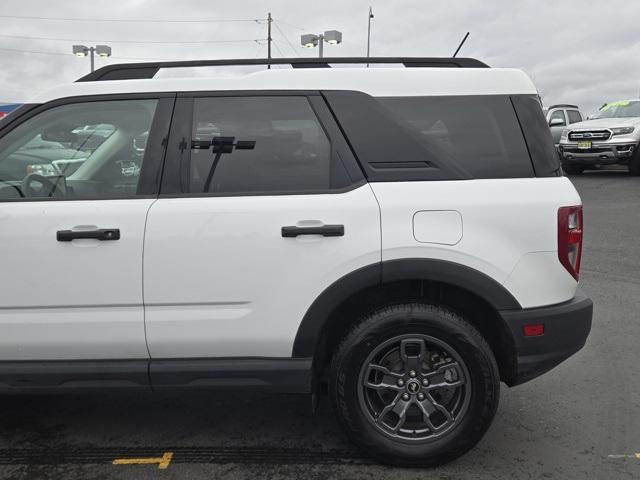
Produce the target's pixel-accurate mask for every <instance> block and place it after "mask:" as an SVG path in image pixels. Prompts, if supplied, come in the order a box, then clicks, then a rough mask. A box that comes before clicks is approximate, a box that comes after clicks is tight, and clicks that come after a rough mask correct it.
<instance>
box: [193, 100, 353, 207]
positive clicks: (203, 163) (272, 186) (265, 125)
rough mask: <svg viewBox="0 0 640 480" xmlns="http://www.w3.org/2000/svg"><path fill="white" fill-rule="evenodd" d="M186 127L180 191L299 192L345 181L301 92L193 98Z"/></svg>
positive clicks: (342, 183) (345, 178)
mask: <svg viewBox="0 0 640 480" xmlns="http://www.w3.org/2000/svg"><path fill="white" fill-rule="evenodd" d="M192 132H193V133H192V142H191V157H190V162H189V166H188V175H187V176H188V185H183V191H184V192H185V193H191V194H197V193H200V194H208V193H218V194H225V193H229V194H243V193H247V194H273V193H296V192H299V193H304V192H306V191H318V190H328V189H330V188H336V187H343V186H346V185H348V183H349V179H348V176H347V175H346V172H345V171H344V168H343V167H342V169H341V168H340V164H339V162H340V160H339V159H335V158H333V155H332V148H331V144H330V142H329V139H328V137H327V135H326V133H325V131H324V130H323V128H322V126H321V125H320V123H319V121H318V119H317V117H316V115H315V113H314V111H313V109H312V108H311V105H310V104H309V101H308V100H307V98H306V97H302V96H265V97H258V96H248V97H203V98H196V99H195V101H194V114H193V127H192ZM336 172H337V174H336Z"/></svg>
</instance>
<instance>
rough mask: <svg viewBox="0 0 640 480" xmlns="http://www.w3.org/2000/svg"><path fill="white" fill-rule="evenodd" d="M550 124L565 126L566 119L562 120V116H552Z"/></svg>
mask: <svg viewBox="0 0 640 480" xmlns="http://www.w3.org/2000/svg"><path fill="white" fill-rule="evenodd" d="M549 126H550V127H563V126H564V120H562V119H561V118H552V119H551V120H549Z"/></svg>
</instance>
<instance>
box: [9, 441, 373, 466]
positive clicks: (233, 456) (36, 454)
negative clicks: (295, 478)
mask: <svg viewBox="0 0 640 480" xmlns="http://www.w3.org/2000/svg"><path fill="white" fill-rule="evenodd" d="M163 452H166V453H171V454H172V456H171V461H170V464H171V465H173V464H176V463H181V464H189V463H201V464H229V463H234V464H289V465H295V464H307V465H311V464H314V465H315V464H320V465H362V464H371V463H372V461H371V460H370V459H369V458H367V457H364V456H363V455H362V454H360V453H359V452H357V451H352V450H349V449H331V450H312V449H303V448H281V447H271V446H269V447H245V446H237V447H208V446H199V447H185V446H180V447H178V446H166V447H164V448H162V447H160V448H158V447H155V448H154V447H149V448H146V447H126V446H109V447H104V448H98V447H94V448H86V447H85V448H78V447H74V446H68V447H61V448H56V449H28V448H27V449H0V465H62V464H70V465H83V464H113V462H114V459H117V460H131V459H134V460H135V459H154V460H158V459H160V458H162V457H161V455H162V453H163ZM149 463H151V464H152V463H158V462H157V461H156V462H151V461H149ZM116 465H121V463H117V464H116Z"/></svg>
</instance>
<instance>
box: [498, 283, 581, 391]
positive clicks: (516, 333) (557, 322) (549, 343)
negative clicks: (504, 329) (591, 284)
mask: <svg viewBox="0 0 640 480" xmlns="http://www.w3.org/2000/svg"><path fill="white" fill-rule="evenodd" d="M500 314H501V315H502V318H503V319H504V321H505V323H506V324H507V325H508V327H509V329H510V330H511V335H512V337H513V345H514V347H515V371H514V372H513V375H511V378H509V379H506V383H507V385H509V386H514V385H518V384H520V383H524V382H527V381H529V380H531V379H533V378H535V377H537V376H539V375H542V374H543V373H545V372H547V371H549V370H551V369H552V368H553V367H555V366H556V365H558V364H559V363H561V362H563V361H564V360H566V359H567V358H569V357H570V356H571V355H573V354H574V353H576V352H577V351H578V350H580V349H581V348H582V347H583V346H584V344H585V342H586V341H587V337H588V336H589V332H590V331H591V318H592V315H593V302H592V301H591V299H590V298H589V297H587V296H586V295H585V294H584V293H583V292H582V291H580V290H578V292H577V293H576V296H575V297H574V298H572V299H571V300H569V301H568V302H564V303H560V304H557V305H551V306H548V307H539V308H529V309H523V310H503V311H501V312H500ZM540 323H542V324H544V334H543V335H540V336H537V337H525V336H524V334H523V327H524V325H528V324H540Z"/></svg>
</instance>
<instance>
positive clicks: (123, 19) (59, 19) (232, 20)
mask: <svg viewBox="0 0 640 480" xmlns="http://www.w3.org/2000/svg"><path fill="white" fill-rule="evenodd" d="M0 18H13V19H22V20H53V21H62V22H122V23H227V22H260V21H264V19H262V18H237V19H235V18H234V19H193V20H163V19H151V20H150V19H132V18H68V17H31V16H26V15H0Z"/></svg>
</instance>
